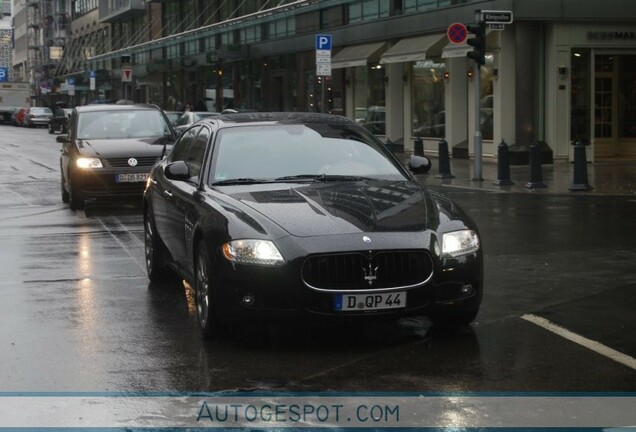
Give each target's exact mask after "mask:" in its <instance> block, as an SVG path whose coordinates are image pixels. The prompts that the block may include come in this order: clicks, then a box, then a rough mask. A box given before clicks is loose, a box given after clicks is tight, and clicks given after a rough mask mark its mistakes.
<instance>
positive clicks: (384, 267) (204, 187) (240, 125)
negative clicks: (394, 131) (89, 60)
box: [143, 113, 483, 337]
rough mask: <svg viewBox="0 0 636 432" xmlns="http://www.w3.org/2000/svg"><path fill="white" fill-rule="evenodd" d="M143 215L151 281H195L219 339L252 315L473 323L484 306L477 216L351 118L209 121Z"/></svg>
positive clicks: (164, 173)
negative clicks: (231, 324) (173, 276)
mask: <svg viewBox="0 0 636 432" xmlns="http://www.w3.org/2000/svg"><path fill="white" fill-rule="evenodd" d="M419 162H420V165H421V162H422V161H421V160H420V161H419ZM415 165H417V164H415ZM143 212H144V227H145V250H146V266H147V270H148V275H149V277H150V279H151V281H153V282H160V281H162V280H163V278H164V277H166V276H167V275H168V273H175V272H176V273H177V274H178V275H179V276H180V277H181V278H183V279H184V280H185V281H186V282H187V283H188V284H189V285H190V286H191V287H192V288H193V289H194V291H195V296H194V297H195V301H196V309H197V316H198V321H199V324H200V326H201V328H202V330H203V333H204V334H205V335H206V336H208V337H212V336H216V335H218V333H219V331H220V330H219V329H220V328H223V326H222V325H220V324H223V323H224V322H227V321H231V320H245V319H247V318H252V317H258V318H267V317H272V318H274V317H276V318H281V317H282V318H287V317H297V316H313V317H317V318H318V319H325V320H327V319H330V318H333V317H346V318H349V319H362V318H372V319H375V318H380V317H387V316H389V317H401V316H406V315H413V314H417V315H428V316H429V317H430V318H431V320H432V321H433V322H434V323H439V324H444V325H462V324H467V323H469V322H471V321H473V320H474V319H475V317H476V315H477V313H478V311H479V306H480V303H481V298H482V289H483V287H482V281H483V277H482V267H483V266H482V251H481V247H480V240H479V234H478V231H477V228H476V226H475V224H474V223H473V221H472V220H471V219H470V217H468V216H467V215H466V214H465V213H464V212H463V211H462V210H461V209H460V208H459V207H458V206H457V205H456V204H454V203H453V202H452V201H451V200H449V199H448V198H446V197H444V196H442V195H439V194H437V193H434V192H432V191H429V190H427V189H426V188H425V187H423V186H422V185H420V184H418V183H417V182H416V181H415V180H414V178H413V177H412V176H411V174H410V173H409V172H408V171H407V170H406V169H405V168H403V167H402V165H401V164H400V163H399V161H398V160H397V159H396V158H395V157H394V156H393V155H392V154H391V153H390V152H389V151H387V149H386V148H385V147H384V145H383V144H382V143H381V142H380V141H379V140H378V139H377V138H375V137H374V136H373V135H372V134H371V133H369V132H368V131H367V130H366V129H364V128H363V127H361V126H359V125H358V124H357V123H355V122H354V121H352V120H349V119H346V118H344V117H340V116H332V115H323V114H301V113H244V114H230V115H224V116H220V117H216V118H210V119H206V120H202V121H200V122H198V123H196V124H194V125H193V126H191V127H190V128H189V129H187V130H186V131H185V132H184V133H183V134H182V135H181V136H180V138H179V139H178V140H177V142H176V143H175V146H174V148H173V149H172V151H171V152H170V154H169V155H168V156H167V157H166V158H165V159H164V160H162V161H161V162H159V163H158V164H157V165H155V167H154V168H153V169H152V171H151V173H150V177H149V179H148V183H147V189H146V191H145V193H144V200H143Z"/></svg>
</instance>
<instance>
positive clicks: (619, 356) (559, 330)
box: [521, 314, 636, 370]
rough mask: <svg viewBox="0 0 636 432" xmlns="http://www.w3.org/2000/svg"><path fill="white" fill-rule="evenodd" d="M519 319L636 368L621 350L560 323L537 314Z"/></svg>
mask: <svg viewBox="0 0 636 432" xmlns="http://www.w3.org/2000/svg"><path fill="white" fill-rule="evenodd" d="M521 319H523V320H526V321H528V322H531V323H533V324H536V325H538V326H539V327H542V328H544V329H546V330H548V331H551V332H552V333H554V334H556V335H558V336H561V337H562V338H564V339H567V340H569V341H571V342H574V343H576V344H579V345H581V346H583V347H585V348H587V349H589V350H591V351H594V352H595V353H598V354H600V355H602V356H605V357H607V358H609V359H611V360H614V361H615V362H618V363H620V364H623V365H625V366H627V367H629V368H632V369H635V370H636V359H635V358H633V357H630V356H628V355H626V354H623V353H622V352H619V351H616V350H614V349H612V348H610V347H608V346H605V345H603V344H602V343H599V342H596V341H594V340H591V339H588V338H586V337H583V336H581V335H578V334H576V333H573V332H571V331H570V330H568V329H566V328H565V327H561V326H560V325H557V324H554V323H553V322H551V321H548V320H547V319H545V318H541V317H540V316H537V315H532V314H526V315H523V316H522V317H521Z"/></svg>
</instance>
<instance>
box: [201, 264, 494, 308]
mask: <svg viewBox="0 0 636 432" xmlns="http://www.w3.org/2000/svg"><path fill="white" fill-rule="evenodd" d="M455 261H456V260H455ZM440 264H442V263H440ZM460 264H461V265H458V262H457V261H456V262H454V263H453V267H448V268H444V267H439V268H437V269H436V270H435V272H434V274H433V277H432V279H431V280H430V281H429V282H427V283H426V284H423V285H421V286H417V287H413V288H410V289H406V290H404V292H406V298H407V301H406V305H405V307H402V308H397V309H380V310H361V311H347V312H342V311H337V310H335V306H334V305H335V296H336V295H338V294H342V293H349V294H351V293H358V292H357V291H338V292H331V293H325V292H319V291H316V290H313V289H311V288H309V287H307V286H306V285H305V284H304V283H303V282H302V280H301V278H300V268H301V263H300V262H296V263H293V262H292V263H287V264H285V265H284V266H280V267H257V266H249V265H238V264H236V265H232V264H230V263H229V262H221V263H220V264H219V267H218V268H217V270H218V271H217V272H216V280H215V284H214V294H213V295H214V300H213V301H214V302H215V304H216V305H217V307H216V310H217V314H218V316H219V318H221V319H226V320H233V319H244V318H264V317H270V318H276V317H277V318H286V317H294V316H296V317H308V316H322V317H329V318H348V317H349V318H364V317H366V318H370V317H396V318H397V317H403V316H409V315H426V314H428V313H431V312H433V311H436V310H439V309H444V310H459V309H475V308H478V307H479V304H480V302H481V296H482V277H481V268H482V264H481V257H480V256H478V255H476V254H475V255H472V256H469V257H463V259H462V260H461V263H460ZM360 292H364V293H368V294H370V295H372V294H373V293H374V292H373V290H366V291H360Z"/></svg>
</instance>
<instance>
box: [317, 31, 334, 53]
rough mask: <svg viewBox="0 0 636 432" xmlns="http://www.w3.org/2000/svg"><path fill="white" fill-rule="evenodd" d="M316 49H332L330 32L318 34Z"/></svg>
mask: <svg viewBox="0 0 636 432" xmlns="http://www.w3.org/2000/svg"><path fill="white" fill-rule="evenodd" d="M316 49H317V50H331V35H329V34H319V35H316Z"/></svg>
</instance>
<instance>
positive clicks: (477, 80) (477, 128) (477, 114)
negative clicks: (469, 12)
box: [473, 10, 484, 181]
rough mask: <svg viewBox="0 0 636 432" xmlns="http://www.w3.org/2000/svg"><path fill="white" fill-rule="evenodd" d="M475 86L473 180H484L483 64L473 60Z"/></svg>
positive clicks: (477, 19)
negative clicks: (482, 137)
mask: <svg viewBox="0 0 636 432" xmlns="http://www.w3.org/2000/svg"><path fill="white" fill-rule="evenodd" d="M475 22H476V23H477V24H479V23H480V22H481V11H480V10H476V11H475ZM473 86H474V87H475V152H474V153H475V155H474V165H475V167H474V168H475V175H474V177H473V181H483V180H484V179H483V178H482V175H481V168H482V167H481V154H482V148H481V144H482V143H481V65H480V64H479V62H476V61H475V62H473Z"/></svg>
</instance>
